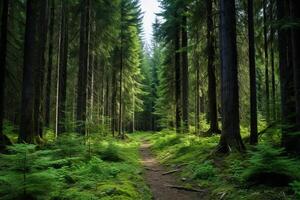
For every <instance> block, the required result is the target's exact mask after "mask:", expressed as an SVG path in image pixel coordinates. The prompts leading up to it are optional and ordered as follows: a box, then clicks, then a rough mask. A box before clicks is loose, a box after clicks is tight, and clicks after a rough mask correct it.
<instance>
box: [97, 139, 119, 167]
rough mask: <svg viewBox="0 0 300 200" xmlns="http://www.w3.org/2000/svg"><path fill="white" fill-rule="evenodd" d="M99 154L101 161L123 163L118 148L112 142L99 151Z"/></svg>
mask: <svg viewBox="0 0 300 200" xmlns="http://www.w3.org/2000/svg"><path fill="white" fill-rule="evenodd" d="M99 153H100V157H101V159H102V160H105V161H111V162H121V161H123V158H122V157H121V151H120V149H119V147H118V146H117V145H115V144H114V143H113V142H109V143H108V145H106V146H105V147H104V148H103V149H101V150H100V152H99Z"/></svg>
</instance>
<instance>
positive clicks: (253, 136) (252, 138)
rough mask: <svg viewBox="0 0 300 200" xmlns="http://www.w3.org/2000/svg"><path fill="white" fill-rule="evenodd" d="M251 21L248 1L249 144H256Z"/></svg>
mask: <svg viewBox="0 0 300 200" xmlns="http://www.w3.org/2000/svg"><path fill="white" fill-rule="evenodd" d="M254 38H255V37H254V21H253V0H248V39H249V72H250V77H249V79H250V144H257V142H258V136H257V101H256V66H255V41H254Z"/></svg>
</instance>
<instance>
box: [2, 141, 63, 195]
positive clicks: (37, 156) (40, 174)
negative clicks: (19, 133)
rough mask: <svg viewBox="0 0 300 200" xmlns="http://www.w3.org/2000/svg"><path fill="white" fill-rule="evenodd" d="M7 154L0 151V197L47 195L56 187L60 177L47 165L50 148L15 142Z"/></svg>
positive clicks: (51, 154)
mask: <svg viewBox="0 0 300 200" xmlns="http://www.w3.org/2000/svg"><path fill="white" fill-rule="evenodd" d="M8 150H9V154H0V196H2V199H46V197H47V196H49V194H51V193H54V192H55V191H56V190H57V188H58V187H59V185H60V184H59V183H60V177H59V174H58V173H57V171H56V170H54V169H53V168H51V167H50V166H51V165H52V164H53V163H54V160H53V159H52V158H53V154H54V153H55V152H54V151H51V150H36V146H35V145H29V144H16V145H13V146H10V147H8Z"/></svg>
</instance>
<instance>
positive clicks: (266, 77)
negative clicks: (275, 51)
mask: <svg viewBox="0 0 300 200" xmlns="http://www.w3.org/2000/svg"><path fill="white" fill-rule="evenodd" d="M263 21H264V53H265V89H266V90H265V92H266V121H267V123H268V124H269V123H270V89H269V53H268V46H269V45H268V26H267V0H263Z"/></svg>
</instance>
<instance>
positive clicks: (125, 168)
mask: <svg viewBox="0 0 300 200" xmlns="http://www.w3.org/2000/svg"><path fill="white" fill-rule="evenodd" d="M45 141H49V142H48V143H46V144H44V145H43V146H35V145H29V144H14V145H12V146H11V147H9V148H8V151H7V153H5V154H0V199H3V200H6V199H7V200H9V199H20V200H35V199H37V200H39V199H41V200H44V199H45V200H46V199H47V200H48V199H49V200H50V199H51V200H60V199H64V200H77V199H78V200H85V199H89V200H90V199H104V200H119V199H122V200H123V199H124V200H126V199H132V200H133V199H145V200H147V199H151V195H150V192H149V189H148V187H147V186H146V184H145V183H144V180H143V178H142V176H141V174H142V167H141V165H140V163H139V155H138V147H139V144H138V143H137V142H135V141H131V140H126V141H118V140H116V139H113V138H111V137H109V136H103V135H101V134H91V135H90V136H89V137H87V138H83V137H81V136H78V135H77V134H75V133H66V134H63V135H61V136H59V137H58V139H57V140H53V139H49V140H48V139H47V137H46V138H45ZM50 141H51V142H50Z"/></svg>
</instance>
